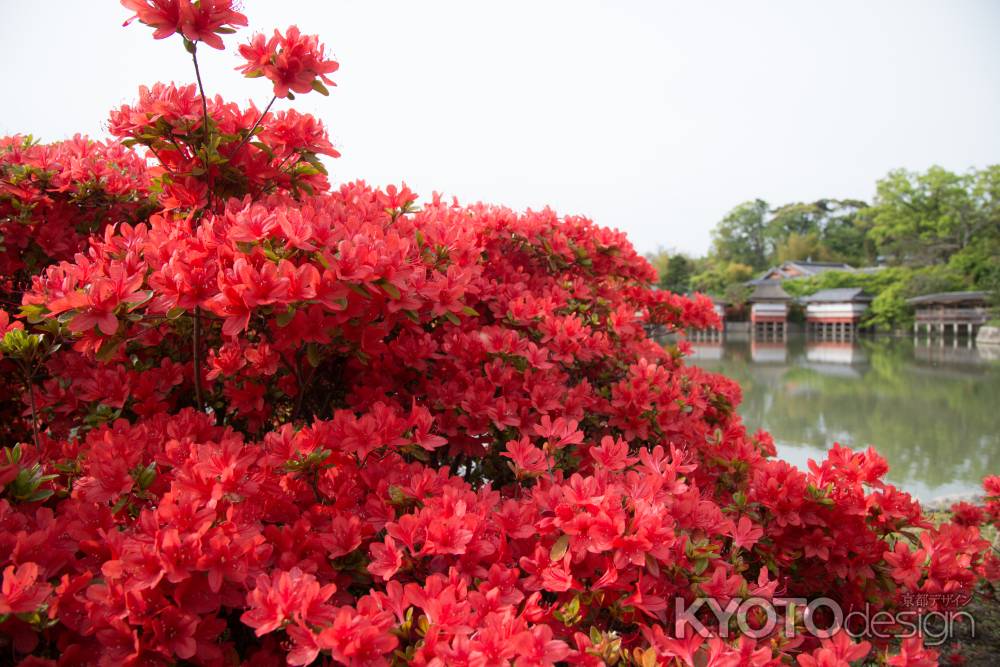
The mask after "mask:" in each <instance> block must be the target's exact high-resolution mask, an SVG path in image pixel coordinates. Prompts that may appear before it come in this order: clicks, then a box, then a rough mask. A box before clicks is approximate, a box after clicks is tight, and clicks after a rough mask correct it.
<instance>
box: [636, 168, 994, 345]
mask: <svg viewBox="0 0 1000 667" xmlns="http://www.w3.org/2000/svg"><path fill="white" fill-rule="evenodd" d="M650 259H652V260H654V264H656V265H657V268H658V269H659V272H660V276H661V285H662V286H663V287H664V288H667V289H671V290H674V291H676V292H679V293H685V292H688V291H689V290H694V291H699V292H703V293H706V294H713V295H717V296H724V297H726V298H727V300H728V301H729V302H730V303H736V304H739V303H741V302H742V301H743V300H745V298H746V296H747V295H748V291H747V290H746V288H745V283H746V281H747V280H749V279H750V278H753V277H756V275H758V274H760V273H761V272H763V271H764V270H765V269H767V268H768V267H770V266H774V265H777V264H780V263H781V262H785V261H802V260H811V261H833V262H843V263H846V264H849V265H850V266H853V267H862V266H869V267H870V266H874V265H876V264H877V265H879V266H884V267H886V269H885V270H883V271H882V272H881V273H880V274H873V273H866V272H860V273H858V272H848V271H843V272H836V273H835V272H828V273H823V274H820V275H817V276H815V277H812V278H804V279H797V280H794V281H788V282H786V283H785V285H784V287H785V289H786V291H788V292H789V293H790V294H793V295H796V296H802V295H806V294H812V293H814V292H816V291H818V290H820V289H827V288H831V287H863V288H865V289H866V290H867V291H868V292H869V293H871V294H872V295H873V296H875V297H876V299H875V302H874V303H873V304H872V308H871V311H870V313H869V316H868V321H867V322H866V324H870V325H875V326H878V327H880V328H883V329H887V328H893V327H899V326H901V325H905V324H907V323H908V321H909V319H910V318H911V317H912V311H911V310H910V309H909V308H907V306H906V299H907V298H909V297H914V296H919V295H921V294H928V293H932V292H939V291H952V290H971V289H975V290H983V291H986V292H990V293H992V294H993V295H994V297H993V300H994V302H995V303H997V304H998V305H1000V165H992V166H988V167H986V168H984V169H980V170H975V169H974V170H970V171H969V172H967V173H965V174H955V173H952V172H949V171H947V170H945V169H942V168H940V167H931V168H930V169H928V170H927V171H926V172H922V173H916V172H908V171H904V170H897V171H893V172H891V173H889V174H888V175H887V176H886V177H885V178H883V179H882V180H880V181H879V182H878V184H877V186H876V196H875V200H874V201H873V203H872V204H871V205H868V204H866V203H865V202H862V201H857V200H833V199H821V200H819V201H816V202H812V203H795V204H786V205H784V206H779V207H775V208H772V207H771V206H770V205H769V204H768V203H767V202H765V201H763V200H760V199H756V200H754V201H752V202H745V203H743V204H740V205H738V206H736V207H735V208H734V209H733V210H732V211H730V212H729V213H728V214H727V215H726V216H725V218H724V219H723V220H722V221H720V222H719V224H718V225H716V227H715V229H714V230H713V232H712V249H711V252H710V253H709V254H708V255H707V256H706V257H703V258H698V259H691V258H689V257H686V256H684V255H683V254H673V255H671V254H669V253H665V252H663V251H661V252H660V253H658V254H656V255H653V256H651V257H650ZM656 260H659V261H656Z"/></svg>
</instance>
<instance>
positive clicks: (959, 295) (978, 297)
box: [906, 292, 989, 306]
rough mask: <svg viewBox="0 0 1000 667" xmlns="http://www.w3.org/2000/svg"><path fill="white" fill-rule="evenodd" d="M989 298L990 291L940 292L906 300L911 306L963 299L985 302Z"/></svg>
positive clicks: (957, 301) (958, 301)
mask: <svg viewBox="0 0 1000 667" xmlns="http://www.w3.org/2000/svg"><path fill="white" fill-rule="evenodd" d="M988 298H989V293H988V292H938V293H937V294H924V295H923V296H917V297H914V298H912V299H907V300H906V302H907V303H908V304H910V305H911V306H928V305H931V304H936V303H941V304H951V303H962V302H963V301H981V302H983V303H985V302H986V300H987V299H988Z"/></svg>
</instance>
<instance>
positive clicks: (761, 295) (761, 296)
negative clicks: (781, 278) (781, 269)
mask: <svg viewBox="0 0 1000 667" xmlns="http://www.w3.org/2000/svg"><path fill="white" fill-rule="evenodd" d="M791 300H792V297H790V296H789V295H788V292H786V291H785V290H784V289H782V287H781V283H779V282H778V281H777V280H769V281H765V282H761V283H758V284H757V286H756V287H755V288H754V291H753V294H751V295H750V298H749V301H791Z"/></svg>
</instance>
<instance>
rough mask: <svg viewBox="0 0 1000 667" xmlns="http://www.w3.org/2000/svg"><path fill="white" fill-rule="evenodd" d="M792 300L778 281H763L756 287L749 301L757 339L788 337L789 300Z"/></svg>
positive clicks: (754, 335)
mask: <svg viewBox="0 0 1000 667" xmlns="http://www.w3.org/2000/svg"><path fill="white" fill-rule="evenodd" d="M791 300H792V297H790V296H788V292H786V291H785V290H784V289H782V287H781V285H780V284H778V283H777V282H761V283H758V284H757V285H756V286H755V287H754V290H753V293H752V294H751V295H750V297H749V298H748V299H747V301H748V302H749V303H750V326H751V328H752V329H753V337H754V338H755V339H760V340H781V341H783V340H785V339H786V338H787V337H788V302H789V301H791Z"/></svg>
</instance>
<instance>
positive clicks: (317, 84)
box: [312, 79, 330, 95]
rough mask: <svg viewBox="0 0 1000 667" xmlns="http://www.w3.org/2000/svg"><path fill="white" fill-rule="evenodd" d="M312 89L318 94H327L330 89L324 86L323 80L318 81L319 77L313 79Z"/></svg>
mask: <svg viewBox="0 0 1000 667" xmlns="http://www.w3.org/2000/svg"><path fill="white" fill-rule="evenodd" d="M312 89H313V90H315V91H316V92H317V93H319V94H320V95H329V94H330V91H329V90H327V89H326V86H324V85H323V82H322V81H320V80H319V79H313V82H312Z"/></svg>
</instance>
